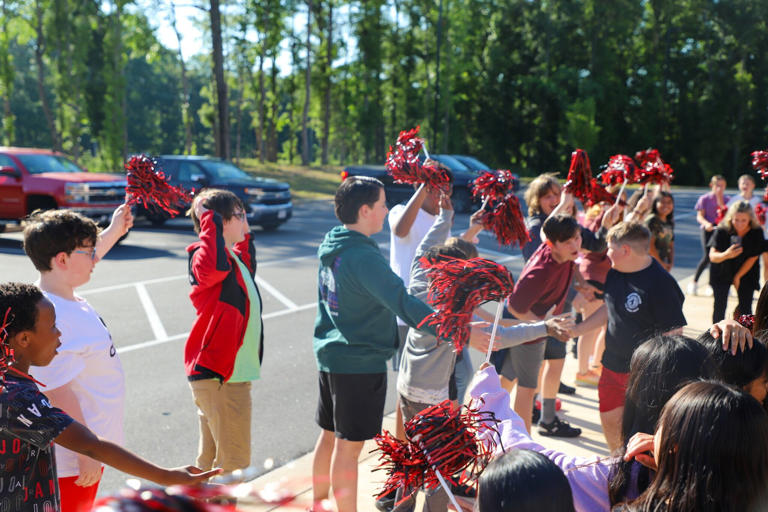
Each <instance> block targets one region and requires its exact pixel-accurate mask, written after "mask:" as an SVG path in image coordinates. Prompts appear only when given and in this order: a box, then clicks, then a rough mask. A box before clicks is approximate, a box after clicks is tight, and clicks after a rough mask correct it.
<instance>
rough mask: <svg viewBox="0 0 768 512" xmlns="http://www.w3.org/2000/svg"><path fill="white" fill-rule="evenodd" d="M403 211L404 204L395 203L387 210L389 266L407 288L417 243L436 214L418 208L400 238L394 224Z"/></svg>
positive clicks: (432, 222) (399, 323)
mask: <svg viewBox="0 0 768 512" xmlns="http://www.w3.org/2000/svg"><path fill="white" fill-rule="evenodd" d="M404 212H405V205H404V204H398V205H395V206H393V207H392V209H391V210H390V211H389V217H388V221H389V266H390V268H391V269H392V271H393V272H394V273H395V274H397V275H398V276H400V279H402V280H403V284H405V287H406V288H408V285H409V284H410V282H411V264H412V263H413V258H414V256H416V249H418V248H419V244H420V243H421V241H422V240H423V239H424V236H425V235H426V234H427V231H429V228H431V227H432V224H434V223H435V219H436V218H437V215H431V214H429V213H427V212H426V211H424V210H423V209H422V208H419V213H417V214H416V220H414V221H413V226H411V230H410V231H409V232H408V236H404V237H402V238H400V237H398V236H395V224H397V221H398V220H400V217H401V216H402V215H403V213H404ZM397 325H405V323H404V322H403V321H402V320H400V319H399V318H398V319H397Z"/></svg>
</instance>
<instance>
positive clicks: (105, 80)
mask: <svg viewBox="0 0 768 512" xmlns="http://www.w3.org/2000/svg"><path fill="white" fill-rule="evenodd" d="M191 3H193V4H196V5H199V6H200V7H206V6H207V2H205V1H203V0H193V1H192V2H191ZM440 4H441V2H439V1H435V0H313V1H312V2H311V5H312V9H313V12H312V24H311V28H310V29H311V30H312V34H311V38H310V44H309V46H310V48H309V49H307V48H305V47H304V46H305V44H306V43H305V41H306V33H305V30H306V26H305V22H304V18H303V16H304V14H303V12H304V11H305V10H306V5H307V3H306V1H304V0H230V1H228V2H222V12H223V18H222V22H223V24H224V26H223V27H222V28H223V37H224V51H225V75H226V80H227V83H228V87H229V99H228V101H229V104H228V105H229V116H230V119H229V121H230V134H231V135H230V136H231V138H232V140H231V143H230V146H231V147H232V152H233V155H234V154H235V151H236V148H239V150H238V154H239V155H240V156H241V157H243V158H246V157H253V158H258V159H259V160H260V161H270V162H274V161H276V160H278V159H281V160H285V161H288V160H293V161H297V160H298V157H299V154H300V148H301V146H300V144H299V141H300V139H301V138H300V134H301V117H302V107H303V100H304V85H305V82H304V81H305V77H304V62H305V61H304V59H305V56H306V52H307V50H309V52H310V55H311V63H312V64H311V95H310V97H311V105H310V109H309V127H310V137H309V139H310V141H311V144H312V151H311V153H312V155H313V160H314V161H315V162H319V161H320V160H321V158H322V154H323V151H322V148H323V147H324V145H325V144H326V143H327V155H328V158H329V161H330V162H331V163H341V164H347V163H363V162H365V163H379V164H380V163H382V162H383V160H384V156H385V154H386V150H387V147H388V145H389V144H391V143H392V142H393V141H394V140H395V138H396V136H397V133H398V132H399V131H400V130H403V129H407V128H411V127H413V126H416V125H421V127H422V135H423V136H424V137H425V138H426V139H427V141H428V143H429V145H430V149H431V150H433V151H444V152H449V153H468V154H473V155H475V156H477V157H479V158H480V159H481V160H484V161H486V162H487V163H488V164H490V165H492V166H495V167H508V168H513V169H515V170H517V171H521V172H523V173H526V174H537V173H539V172H542V171H552V170H555V171H558V170H559V171H561V175H563V174H564V170H565V169H566V168H567V163H568V156H569V155H570V153H571V151H572V150H573V149H574V147H582V148H584V149H586V150H587V151H588V152H589V154H590V158H591V160H592V162H593V163H594V165H595V166H597V165H600V164H602V163H604V162H605V161H607V159H608V157H609V156H610V155H612V154H615V153H633V152H634V151H637V150H639V149H642V148H646V147H656V148H658V149H659V150H660V151H661V154H662V155H663V157H664V158H665V159H666V160H667V161H668V162H669V163H670V164H671V165H672V166H673V167H674V169H675V171H676V181H675V182H676V183H680V184H686V183H690V184H694V183H695V184H702V183H704V181H705V179H706V177H707V176H710V175H712V174H714V173H722V174H725V175H726V177H727V178H729V181H731V182H732V181H734V180H735V177H736V176H737V175H739V174H741V173H743V172H745V171H746V170H748V168H749V153H750V152H751V151H753V150H755V149H765V148H766V141H767V140H768V115H766V114H768V0H731V1H729V2H722V1H720V2H712V1H706V0H680V1H677V2H668V1H663V0H648V1H646V2H636V1H633V0H615V1H613V2H604V1H600V0H576V1H571V0H569V1H566V0H542V1H539V2H531V1H530V0H442V6H443V11H442V18H440V17H439V14H438V8H439V5H440ZM169 7H170V0H130V1H128V0H108V1H101V0H28V1H25V2H20V1H19V0H0V120H1V122H0V143H4V144H16V145H25V146H44V147H45V146H49V147H50V146H53V145H54V144H55V143H54V137H58V138H60V139H61V141H62V146H63V147H64V149H65V150H66V151H68V152H70V153H72V155H73V156H74V157H75V158H81V159H83V160H84V161H87V162H88V163H89V165H90V166H93V167H94V168H99V169H104V170H107V169H114V168H116V167H118V166H119V163H120V161H121V160H122V159H123V158H124V156H125V155H127V154H129V153H134V152H149V153H180V152H183V151H184V145H185V123H187V121H188V122H189V123H190V125H191V129H190V132H191V135H192V146H193V150H194V151H195V152H197V153H201V154H210V153H213V152H214V136H213V131H214V128H215V123H216V122H218V121H217V120H216V110H215V100H214V97H213V90H214V87H213V79H212V64H211V57H210V50H209V49H207V50H206V51H204V52H203V53H202V54H200V55H197V56H195V57H193V58H192V59H187V60H188V62H185V69H186V74H187V79H188V83H189V97H188V98H187V97H186V95H185V94H183V93H182V88H183V85H182V78H181V62H180V59H179V55H178V53H177V52H176V51H175V50H171V49H168V48H165V47H163V45H162V44H160V42H159V40H158V36H157V34H156V29H155V28H153V24H157V22H155V21H154V20H159V21H160V22H161V23H164V22H165V21H164V20H165V19H166V18H167V13H168V11H169ZM37 12H40V13H42V22H43V26H42V30H43V33H44V36H45V37H44V41H43V43H44V44H43V46H42V47H41V50H42V66H43V70H42V71H43V73H42V76H43V82H42V84H40V83H39V81H38V69H37V67H36V59H35V49H36V48H38V38H37V32H36V27H37V18H36V13H37ZM298 13H301V14H298ZM331 13H332V16H331ZM150 20H152V22H150ZM200 20H202V23H203V26H202V34H203V35H202V37H203V38H204V40H205V45H206V47H209V46H210V29H209V28H206V26H207V24H208V16H207V13H201V14H200ZM329 21H332V24H333V29H332V30H330V29H329V28H330V25H329ZM438 25H439V28H440V30H441V45H440V70H439V84H438V83H437V77H438V73H437V71H438V70H437V30H438ZM184 37H185V38H188V37H194V35H192V34H184ZM329 41H330V43H331V44H330V45H329V44H328V43H329ZM329 60H330V61H331V63H332V65H331V66H328V62H329ZM278 67H280V68H281V69H278ZM38 86H42V90H43V96H42V97H40V94H39V92H38ZM438 90H439V95H438V94H437V91H438ZM326 98H327V99H326ZM43 99H45V102H44V101H43ZM326 101H327V102H328V106H329V107H328V108H327V107H326ZM44 103H45V104H48V105H50V109H51V111H52V116H53V121H54V129H53V130H51V129H50V127H49V126H47V124H46V122H45V121H46V116H45V115H44V114H45V113H44ZM326 118H327V119H328V123H329V124H328V128H327V131H326V125H325V120H326ZM326 133H327V140H326ZM433 141H434V146H435V147H432V145H433ZM86 155H87V156H86ZM276 172H277V171H276Z"/></svg>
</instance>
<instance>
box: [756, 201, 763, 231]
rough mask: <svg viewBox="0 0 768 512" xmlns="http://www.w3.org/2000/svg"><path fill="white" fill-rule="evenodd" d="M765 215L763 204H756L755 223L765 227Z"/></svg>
mask: <svg viewBox="0 0 768 512" xmlns="http://www.w3.org/2000/svg"><path fill="white" fill-rule="evenodd" d="M765 213H766V208H765V204H763V203H757V206H755V216H756V217H757V221H758V222H759V223H760V225H761V226H765Z"/></svg>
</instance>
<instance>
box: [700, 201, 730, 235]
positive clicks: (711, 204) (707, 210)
mask: <svg viewBox="0 0 768 512" xmlns="http://www.w3.org/2000/svg"><path fill="white" fill-rule="evenodd" d="M723 204H728V196H723ZM694 209H695V210H696V211H699V210H703V211H704V218H705V219H707V220H708V221H709V222H711V223H713V224H714V223H715V219H717V197H716V196H715V194H714V192H710V193H708V194H704V195H703V196H701V197H699V199H698V200H697V201H696V206H694ZM702 229H704V228H702Z"/></svg>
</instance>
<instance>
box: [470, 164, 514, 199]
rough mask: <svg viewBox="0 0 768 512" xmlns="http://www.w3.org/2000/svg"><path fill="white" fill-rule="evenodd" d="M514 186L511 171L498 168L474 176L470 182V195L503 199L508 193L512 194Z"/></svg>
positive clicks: (478, 197) (480, 197) (479, 197)
mask: <svg viewBox="0 0 768 512" xmlns="http://www.w3.org/2000/svg"><path fill="white" fill-rule="evenodd" d="M514 188H515V178H514V176H513V175H512V171H509V170H506V169H499V170H498V171H493V172H484V173H482V174H481V175H480V176H478V177H477V178H475V181H474V183H473V184H472V196H473V197H474V198H475V199H477V200H479V201H485V200H486V199H487V200H488V202H489V203H493V202H494V201H503V200H504V198H506V197H507V195H508V194H513V193H514Z"/></svg>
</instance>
